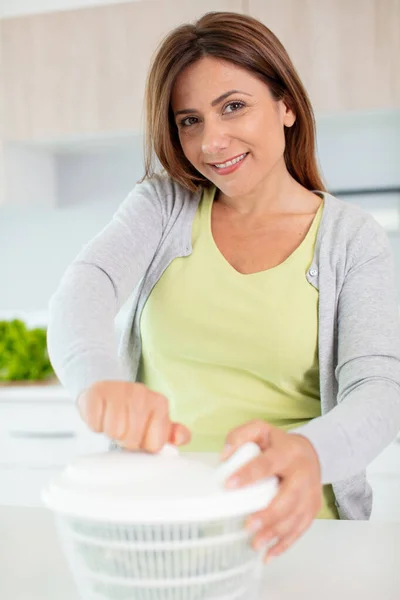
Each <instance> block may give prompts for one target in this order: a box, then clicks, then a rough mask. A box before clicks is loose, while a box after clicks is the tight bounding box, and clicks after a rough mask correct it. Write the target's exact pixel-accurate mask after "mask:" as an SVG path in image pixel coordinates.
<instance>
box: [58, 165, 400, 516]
mask: <svg viewBox="0 0 400 600" xmlns="http://www.w3.org/2000/svg"><path fill="white" fill-rule="evenodd" d="M200 197H201V192H196V193H191V192H189V191H188V190H186V189H185V188H183V187H182V186H181V185H179V184H177V183H175V182H173V181H172V180H171V179H170V178H169V177H168V176H167V175H157V176H155V177H153V178H152V179H151V180H147V181H145V182H143V183H142V184H137V185H136V186H135V188H134V189H133V191H132V192H131V193H130V194H129V196H128V197H127V198H126V199H125V201H124V202H123V203H122V204H121V206H120V208H119V209H118V211H117V212H116V214H115V215H114V218H113V219H112V221H111V222H110V223H109V224H108V225H107V226H106V227H105V228H104V229H103V230H102V231H101V232H100V233H99V234H98V235H97V236H96V237H95V238H94V239H93V240H92V241H91V242H90V243H89V244H88V245H87V246H86V247H85V248H84V249H83V250H82V251H81V253H80V254H79V255H78V257H77V258H76V259H75V261H74V262H73V263H72V264H71V265H70V266H69V268H68V269H67V271H66V273H65V274H64V276H63V278H62V281H61V283H60V285H59V287H58V289H57V290H56V292H55V294H54V295H53V297H52V298H51V301H50V306H49V309H50V320H49V328H48V348H49V353H50V358H51V361H52V363H53V366H54V368H55V371H56V373H57V375H58V377H59V379H60V380H61V382H62V384H63V385H64V386H65V387H66V388H67V390H69V392H70V393H71V395H72V396H73V397H75V398H76V397H77V396H78V394H79V393H80V392H81V390H83V389H84V388H86V387H87V386H89V385H90V384H92V383H94V382H96V381H99V380H105V379H119V380H126V379H129V380H133V381H134V380H135V379H136V376H137V369H138V364H139V359H140V354H141V339H140V331H139V320H140V315H141V312H142V309H143V306H144V304H145V302H146V299H147V298H148V296H149V293H150V292H151V290H152V288H153V286H154V285H155V283H156V282H157V281H158V279H159V278H160V276H161V275H162V273H163V272H164V270H165V269H166V267H167V266H168V265H169V264H170V263H171V261H172V260H173V259H174V258H176V257H182V256H188V255H189V254H190V253H191V229H192V222H193V218H194V215H195V212H196V209H197V206H198V203H199V200H200ZM324 200H325V201H324V207H323V214H322V220H321V224H320V228H319V232H318V237H317V242H316V247H315V253H314V258H313V262H312V264H311V266H310V269H309V270H308V272H307V273H305V277H306V278H307V280H308V281H309V282H310V283H311V284H312V285H313V286H315V287H316V288H317V289H318V290H319V329H318V331H319V366H320V392H321V412H322V416H321V417H318V418H315V419H313V420H311V421H310V422H309V423H307V424H306V425H304V426H301V427H298V428H296V429H295V430H292V432H296V433H301V434H303V435H305V436H306V437H307V438H308V439H309V440H310V441H311V442H312V444H313V445H314V447H315V449H316V451H317V453H318V456H319V460H320V463H321V469H322V481H323V483H332V484H333V489H334V492H335V497H336V501H337V506H338V509H339V514H340V516H341V518H345V519H365V518H368V517H369V515H370V512H371V507H372V492H371V489H370V486H369V485H368V483H367V482H366V478H365V468H366V466H367V465H368V464H369V463H370V462H371V461H372V460H373V459H374V458H375V457H376V456H377V455H378V454H379V453H380V452H381V451H382V450H383V449H384V448H385V447H386V446H387V445H388V444H389V443H390V442H391V441H392V440H393V439H394V438H395V437H396V435H397V433H398V431H399V430H400V322H399V311H398V307H397V299H396V291H395V274H394V265H393V257H392V253H391V251H390V246H389V242H388V239H387V236H386V234H385V233H384V231H383V229H382V228H381V227H380V226H379V225H378V224H377V223H376V221H375V220H374V219H373V218H372V217H371V216H369V215H368V214H366V213H364V212H363V211H362V210H361V209H359V208H358V207H355V206H352V205H349V204H346V203H345V202H342V201H340V200H338V199H336V198H334V197H333V196H331V195H329V194H324ZM133 292H134V293H133ZM132 293H133V296H132V301H131V309H130V316H129V318H128V319H127V323H126V329H125V331H124V333H123V336H122V341H121V345H120V349H119V352H118V349H117V342H116V336H115V330H114V318H115V316H116V314H117V312H118V311H119V309H120V308H121V306H122V304H123V303H124V302H125V301H126V300H127V299H128V298H129V297H130V296H131V295H132ZM299 318H301V315H299Z"/></svg>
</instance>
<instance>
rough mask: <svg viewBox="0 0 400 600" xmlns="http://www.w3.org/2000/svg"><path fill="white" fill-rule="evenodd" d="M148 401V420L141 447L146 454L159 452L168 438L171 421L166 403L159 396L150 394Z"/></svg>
mask: <svg viewBox="0 0 400 600" xmlns="http://www.w3.org/2000/svg"><path fill="white" fill-rule="evenodd" d="M148 400H149V404H150V406H149V418H148V421H147V425H146V427H145V430H144V434H143V438H142V443H141V447H142V448H144V449H145V450H146V451H147V452H159V451H160V450H161V448H162V447H163V446H164V445H165V444H166V443H167V441H168V439H169V437H170V431H171V421H170V419H169V412H168V402H167V399H166V398H165V397H164V396H161V395H160V394H151V395H150V397H149V398H148Z"/></svg>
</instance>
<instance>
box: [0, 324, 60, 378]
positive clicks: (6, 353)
mask: <svg viewBox="0 0 400 600" xmlns="http://www.w3.org/2000/svg"><path fill="white" fill-rule="evenodd" d="M53 374H54V371H53V369H52V366H51V364H50V360H49V355H48V353H47V342H46V329H44V328H42V327H36V328H35V329H28V328H27V327H26V325H25V323H24V322H23V321H21V320H19V319H14V320H13V321H0V381H26V380H43V379H46V378H47V377H49V376H50V375H53Z"/></svg>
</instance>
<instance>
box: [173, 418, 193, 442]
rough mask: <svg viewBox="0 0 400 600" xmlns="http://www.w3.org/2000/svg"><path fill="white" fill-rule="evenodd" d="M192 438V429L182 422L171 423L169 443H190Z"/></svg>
mask: <svg viewBox="0 0 400 600" xmlns="http://www.w3.org/2000/svg"><path fill="white" fill-rule="evenodd" d="M191 438H192V434H191V432H190V430H189V429H188V428H187V427H186V426H185V425H182V424H181V423H171V431H170V437H169V443H170V444H174V445H175V446H183V445H184V444H188V443H189V442H190V440H191Z"/></svg>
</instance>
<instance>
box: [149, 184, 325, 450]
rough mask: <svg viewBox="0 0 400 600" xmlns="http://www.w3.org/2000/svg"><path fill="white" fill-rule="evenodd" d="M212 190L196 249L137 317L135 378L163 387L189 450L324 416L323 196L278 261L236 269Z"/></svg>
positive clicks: (195, 234)
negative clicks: (250, 429)
mask: <svg viewBox="0 0 400 600" xmlns="http://www.w3.org/2000/svg"><path fill="white" fill-rule="evenodd" d="M215 192H216V188H215V187H213V188H211V189H209V190H205V191H204V193H203V197H202V199H201V201H200V203H199V207H198V210H197V213H196V215H195V219H194V222H193V229H192V245H193V252H192V254H191V255H190V256H188V257H185V258H176V259H175V260H174V261H172V263H171V264H170V265H169V266H168V267H167V269H166V270H165V271H164V273H163V275H162V276H161V277H160V279H159V280H158V282H157V283H156V285H155V286H154V288H153V290H152V292H151V294H150V295H149V298H148V300H147V302H146V304H145V306H144V309H143V312H142V317H141V322H140V323H141V336H142V358H141V361H140V366H139V378H138V379H139V380H140V381H142V382H143V383H144V384H145V385H147V386H148V387H149V388H150V389H152V390H155V391H158V392H160V393H162V394H164V395H165V396H166V397H167V398H168V400H169V402H170V407H171V416H172V419H173V420H176V421H179V422H181V423H184V424H185V425H187V426H188V427H189V428H190V430H191V431H192V436H193V437H192V441H191V443H190V444H189V445H188V446H187V447H185V450H189V451H197V452H199V451H202V452H219V451H220V450H221V449H222V446H223V443H224V440H225V438H226V435H227V434H228V433H229V431H231V430H232V429H234V428H235V427H238V426H239V425H242V424H244V423H246V422H247V421H250V420H252V419H263V420H265V421H267V422H269V423H270V424H272V425H275V426H277V427H281V428H283V429H291V428H293V427H295V426H298V425H302V424H304V423H305V422H308V421H309V420H310V419H313V418H314V417H316V416H320V415H321V403H320V391H319V366H318V351H317V348H318V342H317V337H318V290H316V289H315V287H313V286H312V285H310V283H309V282H308V281H307V279H306V278H305V273H306V272H307V270H308V269H309V267H310V264H311V261H312V257H313V253H314V245H315V239H316V234H317V231H318V226H319V222H320V219H321V213H322V204H323V203H322V202H321V206H320V207H319V208H318V211H317V214H316V216H315V217H314V219H313V222H312V224H311V226H310V228H309V230H308V232H307V234H306V236H305V238H304V239H303V241H302V242H301V243H300V245H299V246H298V247H297V248H296V249H295V250H294V251H293V252H292V253H291V254H290V256H289V257H288V258H286V259H285V260H284V261H283V262H282V263H281V264H279V265H277V266H275V267H272V268H269V269H267V270H265V271H259V272H255V273H251V274H242V273H239V272H238V271H237V270H235V269H234V268H233V267H232V266H231V264H230V263H229V262H228V261H227V260H226V259H225V257H224V256H223V254H222V253H221V252H220V250H219V248H218V247H217V245H216V243H215V241H214V238H213V234H212V228H211V212H212V205H213V201H214V197H215Z"/></svg>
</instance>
